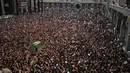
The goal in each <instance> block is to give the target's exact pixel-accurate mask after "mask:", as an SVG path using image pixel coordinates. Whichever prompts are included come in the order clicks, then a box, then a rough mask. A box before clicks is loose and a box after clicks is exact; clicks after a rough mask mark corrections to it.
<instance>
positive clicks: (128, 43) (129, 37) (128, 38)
mask: <svg viewBox="0 0 130 73" xmlns="http://www.w3.org/2000/svg"><path fill="white" fill-rule="evenodd" d="M127 22H128V32H127V36H126V46H125V47H126V50H127V51H130V19H129V18H128V20H127Z"/></svg>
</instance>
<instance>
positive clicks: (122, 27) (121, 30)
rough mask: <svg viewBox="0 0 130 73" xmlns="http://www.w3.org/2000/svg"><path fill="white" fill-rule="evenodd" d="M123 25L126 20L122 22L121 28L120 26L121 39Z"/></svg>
mask: <svg viewBox="0 0 130 73" xmlns="http://www.w3.org/2000/svg"><path fill="white" fill-rule="evenodd" d="M123 23H124V20H121V26H120V35H119V36H120V38H122V32H123V30H122V29H123Z"/></svg>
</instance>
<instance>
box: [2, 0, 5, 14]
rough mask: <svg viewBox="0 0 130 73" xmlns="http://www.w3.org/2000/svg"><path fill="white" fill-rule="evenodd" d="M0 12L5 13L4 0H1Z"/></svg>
mask: <svg viewBox="0 0 130 73" xmlns="http://www.w3.org/2000/svg"><path fill="white" fill-rule="evenodd" d="M1 8H2V14H3V15H5V8H4V0H1Z"/></svg>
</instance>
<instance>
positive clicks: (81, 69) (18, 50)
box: [0, 5, 130, 73]
mask: <svg viewBox="0 0 130 73" xmlns="http://www.w3.org/2000/svg"><path fill="white" fill-rule="evenodd" d="M116 32H117V31H116V30H115V29H114V25H113V24H112V23H111V21H110V19H109V18H107V17H105V14H104V13H103V10H102V6H101V5H98V6H96V7H95V6H93V7H90V8H83V9H81V10H80V11H79V10H77V9H76V8H72V7H65V8H60V7H57V8H51V7H47V8H45V9H44V13H43V14H41V13H35V14H28V15H19V16H16V17H12V18H8V19H2V20H0V47H1V49H0V53H1V60H0V61H1V63H2V66H3V67H8V69H9V70H11V71H10V73H11V72H12V73H123V72H130V59H128V56H127V54H126V53H125V52H124V51H123V49H122V47H123V46H122V42H121V40H120V39H119V38H118V37H117V34H116ZM35 41H41V42H42V47H41V50H40V51H39V52H36V53H32V52H31V49H32V47H31V44H32V43H33V42H35ZM34 58H35V59H36V61H35V60H34ZM4 73H6V72H4Z"/></svg>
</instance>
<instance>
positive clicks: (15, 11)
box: [13, 0, 17, 14]
mask: <svg viewBox="0 0 130 73" xmlns="http://www.w3.org/2000/svg"><path fill="white" fill-rule="evenodd" d="M13 1H14V2H13V4H14V14H16V13H17V9H16V0H13Z"/></svg>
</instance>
